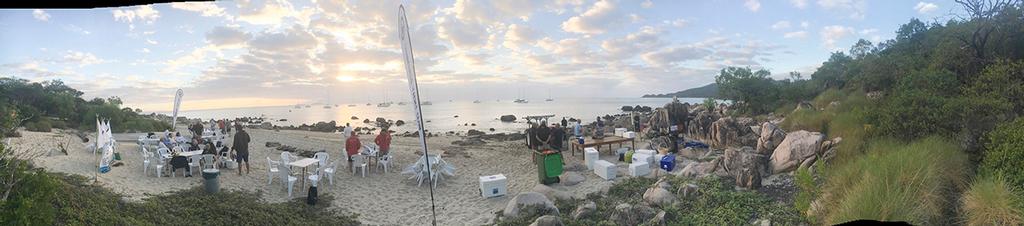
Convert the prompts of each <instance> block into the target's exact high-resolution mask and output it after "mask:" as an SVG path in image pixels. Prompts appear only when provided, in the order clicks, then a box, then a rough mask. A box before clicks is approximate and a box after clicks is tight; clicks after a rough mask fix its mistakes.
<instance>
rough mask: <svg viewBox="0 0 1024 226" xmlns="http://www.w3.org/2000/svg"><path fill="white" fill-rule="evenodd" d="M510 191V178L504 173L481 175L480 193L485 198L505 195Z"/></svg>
mask: <svg viewBox="0 0 1024 226" xmlns="http://www.w3.org/2000/svg"><path fill="white" fill-rule="evenodd" d="M507 192H508V179H506V178H505V175H504V174H498V175H490V176H482V177H480V195H482V196H484V198H490V197H497V196H502V195H505V193H507Z"/></svg>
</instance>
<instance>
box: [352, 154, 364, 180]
mask: <svg viewBox="0 0 1024 226" xmlns="http://www.w3.org/2000/svg"><path fill="white" fill-rule="evenodd" d="M356 167H359V168H360V169H362V172H363V177H366V156H365V155H353V156H352V174H355V173H356Z"/></svg>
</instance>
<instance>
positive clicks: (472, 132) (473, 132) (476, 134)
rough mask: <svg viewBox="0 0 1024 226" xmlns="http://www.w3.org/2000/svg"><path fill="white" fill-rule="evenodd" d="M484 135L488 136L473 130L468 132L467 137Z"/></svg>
mask: <svg viewBox="0 0 1024 226" xmlns="http://www.w3.org/2000/svg"><path fill="white" fill-rule="evenodd" d="M484 134H487V133H484V132H483V131H480V130H475V129H471V130H469V131H466V136H479V135H484Z"/></svg>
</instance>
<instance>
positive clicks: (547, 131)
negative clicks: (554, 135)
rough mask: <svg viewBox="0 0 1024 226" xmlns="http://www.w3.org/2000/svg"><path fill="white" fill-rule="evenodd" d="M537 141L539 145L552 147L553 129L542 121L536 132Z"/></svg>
mask: <svg viewBox="0 0 1024 226" xmlns="http://www.w3.org/2000/svg"><path fill="white" fill-rule="evenodd" d="M535 133H536V136H537V140H539V141H540V143H539V145H540V146H543V145H549V146H550V145H551V143H552V142H551V140H550V138H551V128H549V127H548V125H547V122H544V121H541V124H540V127H539V128H537V130H536V132H535Z"/></svg>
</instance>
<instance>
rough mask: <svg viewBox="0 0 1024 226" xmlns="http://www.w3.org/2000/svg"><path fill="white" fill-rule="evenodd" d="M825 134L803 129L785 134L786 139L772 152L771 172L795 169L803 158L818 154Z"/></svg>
mask: <svg viewBox="0 0 1024 226" xmlns="http://www.w3.org/2000/svg"><path fill="white" fill-rule="evenodd" d="M824 139H825V136H824V135H822V134H821V133H819V132H808V131H804V130H800V131H796V132H792V133H789V134H787V135H786V139H785V140H783V141H782V143H780V144H779V147H777V148H775V152H773V153H772V157H771V165H772V173H783V172H787V171H791V170H794V169H796V167H798V166H799V165H800V163H803V162H804V160H806V159H807V158H810V157H811V156H814V155H816V154H818V151H819V150H820V148H821V142H822V141H823V140H824Z"/></svg>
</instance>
